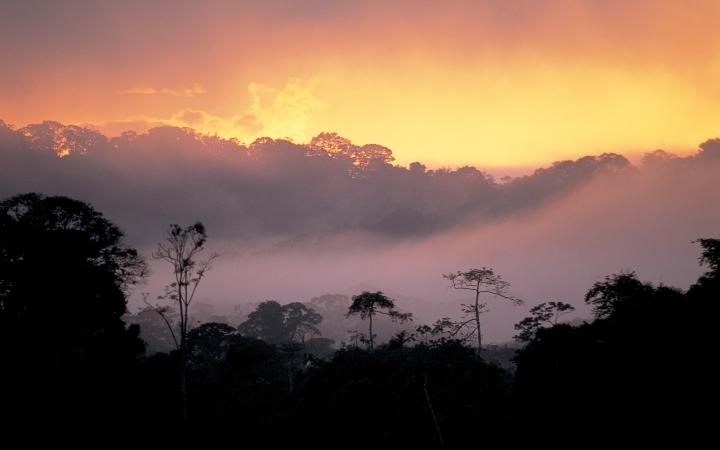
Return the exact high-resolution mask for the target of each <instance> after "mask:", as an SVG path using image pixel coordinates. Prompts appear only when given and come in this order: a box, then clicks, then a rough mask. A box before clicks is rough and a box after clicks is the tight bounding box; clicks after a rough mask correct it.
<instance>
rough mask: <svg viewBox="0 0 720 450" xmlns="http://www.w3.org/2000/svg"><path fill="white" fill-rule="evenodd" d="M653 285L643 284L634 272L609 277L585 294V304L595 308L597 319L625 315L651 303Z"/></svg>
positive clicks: (594, 285) (594, 312)
mask: <svg viewBox="0 0 720 450" xmlns="http://www.w3.org/2000/svg"><path fill="white" fill-rule="evenodd" d="M653 293H654V290H653V287H652V285H650V284H646V283H643V282H642V281H640V280H639V279H638V278H637V275H636V274H635V272H634V271H632V272H622V273H618V274H613V275H608V276H606V277H605V279H604V280H603V281H598V282H596V283H595V284H593V286H592V288H590V290H589V291H588V292H587V293H586V294H585V303H587V304H588V305H591V306H592V307H593V314H594V315H595V317H596V318H597V319H607V318H610V317H614V316H618V315H624V314H627V313H630V312H632V311H634V310H638V309H639V308H641V307H642V306H644V305H645V304H646V303H648V302H649V301H651V299H652V296H653Z"/></svg>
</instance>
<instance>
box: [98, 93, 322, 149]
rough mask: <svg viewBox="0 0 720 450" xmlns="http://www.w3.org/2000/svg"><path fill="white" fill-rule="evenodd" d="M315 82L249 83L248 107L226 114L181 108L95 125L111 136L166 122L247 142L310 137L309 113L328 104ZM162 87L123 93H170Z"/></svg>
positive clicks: (316, 111)
mask: <svg viewBox="0 0 720 450" xmlns="http://www.w3.org/2000/svg"><path fill="white" fill-rule="evenodd" d="M317 85H318V80H317V79H310V80H307V81H303V80H300V79H291V80H290V81H288V82H287V83H286V84H285V85H284V86H283V87H282V88H274V87H271V86H268V85H265V84H262V83H250V84H249V85H248V88H247V90H248V94H249V95H250V98H251V104H250V107H249V108H248V109H247V110H246V111H244V112H241V113H239V114H234V115H230V116H219V115H215V114H212V113H209V112H207V111H203V110H201V109H195V108H184V109H181V110H179V111H177V112H175V113H174V114H172V115H171V116H169V117H154V116H137V117H131V118H127V119H124V120H115V121H110V122H104V123H101V124H97V125H95V126H96V127H97V128H98V129H100V130H102V131H103V132H105V133H107V134H108V135H111V136H117V135H119V134H120V133H121V132H122V131H127V130H133V131H137V132H145V131H147V130H149V129H150V128H153V127H157V126H163V125H166V126H173V127H180V128H183V127H189V128H193V129H195V130H198V131H200V132H202V133H206V134H214V135H218V136H221V137H224V138H237V139H239V140H241V141H243V142H251V141H253V140H255V139H256V138H258V137H260V136H283V137H285V138H287V139H291V140H299V141H302V140H307V139H309V138H310V137H311V136H310V135H309V133H310V126H309V125H310V122H311V120H312V119H313V117H314V116H315V115H316V114H317V113H318V112H320V111H322V110H323V109H325V108H327V107H328V105H327V104H326V103H325V102H323V101H321V100H320V99H319V98H317V96H316V95H315V90H316V88H317ZM164 91H167V90H156V89H154V88H136V89H133V90H132V92H131V91H130V90H128V91H125V93H132V94H143V95H154V94H164V95H171V94H168V93H166V92H164ZM186 91H187V90H186ZM172 92H176V91H172ZM182 92H185V91H182ZM203 92H204V91H203ZM184 96H187V95H184Z"/></svg>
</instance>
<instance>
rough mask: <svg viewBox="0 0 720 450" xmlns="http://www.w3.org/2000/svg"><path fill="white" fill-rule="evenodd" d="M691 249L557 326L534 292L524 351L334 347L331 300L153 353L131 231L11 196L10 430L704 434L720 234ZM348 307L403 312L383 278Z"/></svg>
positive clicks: (401, 343) (446, 442)
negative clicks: (322, 309)
mask: <svg viewBox="0 0 720 450" xmlns="http://www.w3.org/2000/svg"><path fill="white" fill-rule="evenodd" d="M368 151H369V150H368ZM378 151H380V150H378ZM381 154H382V152H381ZM697 243H699V245H700V247H701V249H702V250H701V257H700V263H701V264H704V265H706V266H707V269H708V271H707V272H705V273H704V274H703V275H702V276H701V277H700V278H699V279H698V281H697V282H696V283H695V284H694V285H692V286H691V287H690V289H689V290H688V291H687V292H683V291H681V290H678V289H675V288H672V287H667V286H662V285H661V286H654V285H652V284H649V283H646V282H643V281H641V280H639V279H638V277H637V276H636V275H635V273H634V272H628V273H620V274H614V275H610V276H608V277H605V278H604V279H603V280H602V281H599V282H597V283H595V284H594V285H593V286H592V287H591V288H590V290H589V291H588V293H587V295H586V296H585V301H586V302H587V303H588V305H590V306H592V307H593V311H594V315H595V317H594V320H592V321H591V322H585V323H582V324H581V325H578V326H573V325H570V324H567V323H560V322H559V321H558V319H559V317H560V316H561V315H562V314H564V313H565V312H567V311H570V310H571V308H572V307H571V306H570V305H568V304H565V303H561V302H549V303H541V304H539V305H537V306H535V307H533V308H532V309H531V310H530V312H531V316H530V318H529V319H527V320H526V321H523V322H521V326H520V327H519V328H518V329H519V330H520V331H521V332H523V333H524V334H523V340H524V341H525V345H524V347H521V348H519V349H518V350H517V351H515V349H512V348H510V347H502V348H501V347H495V348H487V349H484V350H483V353H482V354H483V355H484V356H485V358H481V357H480V356H478V354H477V351H476V349H473V348H470V347H468V346H467V345H466V344H465V343H464V342H462V341H460V340H456V339H448V338H447V336H445V337H442V335H438V334H433V328H431V327H429V326H426V325H421V326H418V327H417V328H416V333H409V332H408V331H401V332H399V333H397V334H396V335H395V336H394V337H393V338H392V339H390V340H389V341H387V342H386V343H384V344H378V345H376V346H374V347H373V346H369V348H368V349H364V348H360V347H358V346H357V345H356V346H348V347H343V348H341V349H340V350H334V349H333V348H332V344H333V342H332V340H330V339H327V338H322V337H319V336H318V334H319V327H318V325H319V324H320V323H321V320H322V317H321V316H320V314H318V313H317V312H315V311H314V310H313V309H312V308H310V307H308V306H307V305H305V304H302V303H291V304H288V305H280V304H279V303H277V302H272V301H268V302H265V303H263V304H261V305H260V306H259V307H258V308H257V310H256V311H255V312H253V313H251V314H250V316H249V317H248V320H247V321H246V322H245V323H243V324H242V325H241V326H240V327H239V329H235V328H234V327H232V326H230V325H227V324H223V323H215V322H208V323H204V324H202V325H199V326H196V327H194V328H192V329H189V330H188V333H187V336H186V347H185V348H184V351H185V353H184V354H183V353H181V351H180V350H179V349H178V350H173V351H170V352H169V353H164V352H157V353H155V354H153V355H151V356H146V357H143V356H142V355H143V352H144V346H143V343H142V341H141V340H140V339H139V338H138V332H139V326H141V325H142V324H143V322H140V325H133V326H130V327H128V326H127V325H126V324H125V323H124V322H123V321H122V316H123V315H124V314H125V313H126V311H125V295H126V290H127V288H128V287H129V286H130V285H131V284H133V283H134V282H136V281H137V280H138V279H139V277H141V276H142V274H143V273H144V270H145V266H144V264H143V261H142V259H141V258H139V257H138V255H137V253H136V252H135V251H134V250H133V249H131V248H129V247H127V246H125V245H124V244H123V243H122V233H121V232H120V231H119V230H118V228H117V227H116V226H114V225H113V224H111V223H110V222H108V221H107V220H106V219H104V218H103V217H102V215H100V213H98V212H97V211H95V210H93V209H92V208H91V207H90V206H88V205H86V204H84V203H81V202H78V201H74V200H71V199H67V198H63V197H43V196H41V195H36V194H25V195H21V196H16V197H13V198H10V199H8V200H5V201H3V202H2V203H0V357H1V358H2V362H3V366H2V367H3V370H2V379H1V380H0V381H1V384H0V389H1V390H2V391H1V393H2V400H3V402H2V411H3V414H4V416H5V417H4V418H3V419H4V421H3V422H2V424H3V425H4V426H5V427H11V428H12V430H13V431H22V430H23V429H29V430H43V431H50V432H51V433H49V436H52V438H53V439H54V440H55V441H58V440H59V439H63V438H67V439H68V440H70V441H72V442H80V441H82V440H83V439H87V438H92V437H98V438H99V436H102V439H104V440H103V441H97V442H107V440H108V439H113V440H122V441H126V442H132V443H135V444H140V443H143V444H152V443H161V444H162V445H172V444H182V445H187V444H191V443H196V442H197V443H202V444H203V445H204V446H212V445H225V444H227V443H233V444H238V445H240V444H248V445H251V444H254V443H256V442H261V443H262V444H263V445H265V446H272V445H279V444H283V445H287V444H295V445H298V444H311V445H314V446H320V447H326V446H331V445H335V446H337V445H346V446H351V447H356V446H365V447H369V448H375V447H387V446H391V445H394V446H403V447H408V446H422V447H438V448H443V447H448V448H454V447H459V446H461V445H463V444H465V443H473V444H477V445H481V444H487V443H490V442H497V441H502V442H504V443H517V442H520V441H533V442H538V441H539V440H540V439H544V437H545V436H548V434H549V433H554V435H563V436H566V437H567V436H570V435H571V434H581V438H582V437H584V438H586V439H587V438H588V437H593V438H598V439H601V438H609V437H610V438H614V439H615V438H619V437H624V438H626V437H627V436H635V437H638V436H639V437H643V436H645V435H646V434H647V433H654V434H655V435H658V434H660V435H663V436H664V435H669V434H682V435H683V436H685V437H687V436H690V437H692V436H699V435H702V434H705V433H708V432H709V430H711V429H712V428H711V417H712V416H711V415H708V414H707V413H706V411H707V410H710V409H711V408H712V407H713V406H714V403H713V401H712V400H711V396H710V395H709V392H710V390H711V387H712V386H714V383H715V377H714V374H715V370H716V369H714V364H712V358H711V357H710V355H712V354H714V353H713V351H714V345H713V343H714V342H715V341H716V337H715V331H714V322H715V320H716V318H717V308H718V306H717V304H718V300H719V299H720V296H719V295H718V293H719V292H720V290H719V286H720V273H719V264H718V261H720V255H719V254H718V252H719V249H720V240H718V239H700V240H698V241H697ZM316 303H317V302H316ZM348 313H349V314H357V315H359V316H360V317H361V318H364V319H367V320H368V321H369V320H370V319H372V317H373V316H374V315H375V314H385V315H388V316H390V318H391V319H396V320H407V319H409V318H410V314H409V313H400V312H398V311H397V310H395V309H394V302H393V301H392V299H389V298H387V297H386V296H384V295H383V294H382V293H381V292H376V293H371V292H364V293H362V294H360V295H358V296H356V297H354V298H353V303H352V304H351V305H350V306H349V310H348ZM369 335H370V336H372V328H369ZM306 338H307V339H306ZM302 345H304V346H305V347H304V348H302ZM301 349H302V350H304V351H300V350H301ZM513 352H516V356H515V358H514V363H515V366H514V367H513V365H512V364H510V363H509V361H508V357H509V355H510V354H511V353H513ZM490 360H494V361H497V363H495V362H488V361H490ZM513 369H514V371H513ZM183 371H186V372H187V377H186V380H185V381H186V384H187V397H186V400H187V402H185V401H182V400H181V396H180V395H179V394H178V393H179V392H180V386H181V378H180V377H179V376H178V374H180V373H182V372H183ZM185 406H186V408H185ZM184 410H186V411H187V418H185V419H184V418H183V415H184V414H183V413H182V411H184ZM8 435H9V434H8Z"/></svg>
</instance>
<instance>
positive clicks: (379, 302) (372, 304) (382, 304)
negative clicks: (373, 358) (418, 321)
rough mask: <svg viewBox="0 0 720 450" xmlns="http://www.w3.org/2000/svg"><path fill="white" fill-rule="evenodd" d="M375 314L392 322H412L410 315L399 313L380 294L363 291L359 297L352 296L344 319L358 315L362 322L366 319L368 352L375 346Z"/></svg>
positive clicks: (388, 299)
mask: <svg viewBox="0 0 720 450" xmlns="http://www.w3.org/2000/svg"><path fill="white" fill-rule="evenodd" d="M376 314H381V315H384V316H388V317H389V318H390V320H392V321H393V322H401V323H402V322H407V321H408V320H412V314H411V313H401V312H399V311H397V310H396V309H395V301H394V300H392V299H391V298H389V297H387V296H385V294H383V293H382V292H380V291H378V292H368V291H364V292H363V293H362V294H360V295H356V296H353V298H352V304H351V305H350V308H348V312H347V314H346V317H350V316H353V315H359V316H360V318H361V319H362V320H365V319H368V320H369V326H368V345H369V347H370V350H372V349H373V347H374V344H375V335H374V334H373V317H374V316H375V315H376Z"/></svg>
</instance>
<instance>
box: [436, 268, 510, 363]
mask: <svg viewBox="0 0 720 450" xmlns="http://www.w3.org/2000/svg"><path fill="white" fill-rule="evenodd" d="M443 278H446V279H448V280H450V286H451V287H452V288H453V289H460V290H465V291H471V292H472V293H473V296H474V302H473V303H471V304H463V305H462V312H463V318H462V319H461V320H460V321H458V322H454V323H449V322H447V323H446V324H447V325H450V329H451V334H452V335H453V336H454V335H456V334H458V333H459V332H461V330H463V329H468V330H469V331H468V332H467V335H466V339H467V338H470V337H472V336H473V335H475V336H476V337H477V349H476V352H477V354H478V355H480V352H481V351H482V331H481V329H480V315H481V314H482V313H484V312H487V311H488V308H487V303H484V302H480V295H481V294H489V295H491V296H494V297H499V298H502V299H505V300H508V301H509V302H511V303H512V304H514V305H516V306H517V305H521V304H522V300H520V299H519V298H517V297H514V296H512V295H511V294H510V293H509V292H508V290H509V287H510V283H508V282H507V281H505V280H503V279H502V277H501V276H500V275H497V274H495V272H494V271H493V269H488V268H486V267H482V268H479V269H470V270H468V271H466V272H461V271H458V272H455V273H449V274H445V275H443ZM446 320H447V319H446ZM438 325H442V324H438Z"/></svg>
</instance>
